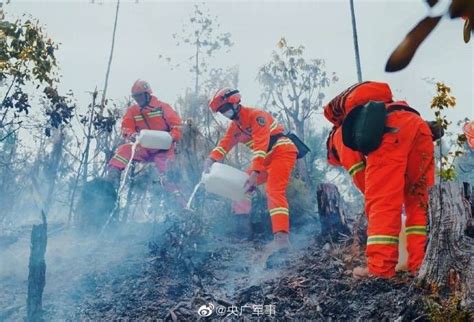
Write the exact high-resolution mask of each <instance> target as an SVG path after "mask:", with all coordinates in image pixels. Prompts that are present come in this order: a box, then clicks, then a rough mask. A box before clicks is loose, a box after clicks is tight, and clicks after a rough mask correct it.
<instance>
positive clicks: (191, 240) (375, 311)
mask: <svg viewBox="0 0 474 322" xmlns="http://www.w3.org/2000/svg"><path fill="white" fill-rule="evenodd" d="M206 226H207V224H206V223H205V222H203V221H201V220H199V219H196V218H192V217H187V219H184V220H181V221H178V222H175V223H173V224H168V225H165V224H164V223H162V224H158V225H150V224H141V225H140V224H137V225H135V226H133V227H128V228H127V229H125V230H120V231H118V232H116V233H114V234H112V235H109V236H105V237H103V238H102V239H100V240H91V239H89V238H82V239H81V237H78V236H75V237H72V236H71V234H70V233H67V232H64V233H60V234H59V235H58V236H52V237H51V238H50V240H49V244H48V254H49V255H47V265H48V267H47V270H48V275H47V285H46V288H45V294H44V301H43V305H44V309H45V318H46V320H58V319H61V320H64V319H66V320H86V319H89V320H117V319H125V320H145V319H152V320H153V319H168V320H196V319H199V318H202V317H200V316H199V315H198V311H199V310H200V312H201V313H202V314H204V315H205V313H206V312H205V310H206V306H207V307H209V308H211V309H212V312H213V313H212V315H210V316H209V318H208V319H213V318H216V319H222V318H224V317H227V318H235V319H239V318H241V319H242V318H245V319H258V318H259V319H264V320H265V319H267V320H269V319H274V318H277V319H318V320H321V319H323V320H328V319H335V320H353V319H362V320H366V319H374V320H399V321H403V320H414V319H416V320H425V319H427V316H426V315H424V305H423V300H422V295H423V294H422V292H421V291H420V290H419V289H417V288H416V287H415V286H414V285H413V283H412V281H411V279H410V278H409V277H408V276H400V277H398V278H397V279H395V280H393V281H384V280H378V279H375V280H365V281H356V280H354V279H353V278H352V277H351V276H350V274H349V273H350V269H351V268H352V267H353V266H354V265H355V264H358V263H359V262H360V260H359V259H358V256H355V255H354V252H353V251H351V250H353V248H351V247H343V245H342V244H331V243H325V242H321V241H319V240H318V238H316V236H317V234H318V231H317V226H311V225H309V226H308V227H306V230H305V231H304V232H302V231H300V232H299V233H295V234H294V236H293V245H294V249H293V250H292V251H291V252H290V253H288V254H286V255H285V257H283V256H275V257H273V258H270V260H269V261H268V262H267V263H266V264H265V265H262V264H259V261H258V258H257V257H256V254H258V251H259V250H261V249H262V245H263V242H262V238H257V239H255V240H254V241H248V240H242V236H239V234H231V233H229V230H225V231H224V232H223V231H209V230H205V229H204V228H203V227H206ZM224 226H225V223H224ZM227 228H228V227H227ZM78 239H79V240H80V241H82V242H78ZM24 242H25V241H24ZM12 245H13V246H14V245H17V246H16V247H17V248H18V249H20V248H21V247H20V246H19V244H18V242H17V243H14V244H12ZM12 245H10V252H11V251H12V249H11V247H12ZM21 249H23V250H24V249H25V248H24V247H23V248H21ZM3 254H5V253H3ZM281 258H285V260H281ZM16 264H17V265H19V264H20V263H19V262H17V263H16ZM23 264H25V263H22V265H23ZM26 276H27V274H26ZM0 283H1V285H2V289H5V290H7V291H6V292H2V295H0V320H22V319H23V318H24V316H25V309H24V306H25V305H24V304H25V301H26V279H25V274H24V273H21V274H20V273H19V272H18V271H16V273H15V274H13V272H6V273H5V272H4V273H3V275H2V276H0Z"/></svg>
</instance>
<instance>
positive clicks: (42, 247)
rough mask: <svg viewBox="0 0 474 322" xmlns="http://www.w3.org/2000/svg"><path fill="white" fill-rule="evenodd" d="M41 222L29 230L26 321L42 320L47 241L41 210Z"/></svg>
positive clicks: (44, 219) (45, 223) (45, 224)
mask: <svg viewBox="0 0 474 322" xmlns="http://www.w3.org/2000/svg"><path fill="white" fill-rule="evenodd" d="M41 215H42V219H43V223H42V224H40V225H34V226H33V230H32V231H31V253H30V263H29V274H28V297H27V299H26V306H27V317H26V321H32V322H33V321H34V322H37V321H43V318H42V313H43V309H42V302H43V290H44V286H45V285H46V262H45V260H44V254H45V253H46V244H47V241H48V235H47V231H48V226H47V222H46V215H45V214H44V212H43V211H41Z"/></svg>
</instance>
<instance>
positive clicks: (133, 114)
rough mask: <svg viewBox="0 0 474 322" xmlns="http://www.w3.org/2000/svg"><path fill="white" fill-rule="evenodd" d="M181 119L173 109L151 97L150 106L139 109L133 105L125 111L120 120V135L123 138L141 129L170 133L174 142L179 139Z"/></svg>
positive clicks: (136, 105)
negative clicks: (121, 134)
mask: <svg viewBox="0 0 474 322" xmlns="http://www.w3.org/2000/svg"><path fill="white" fill-rule="evenodd" d="M180 125H181V118H180V117H179V115H178V114H177V113H176V112H175V111H174V110H173V108H172V107H171V106H170V105H169V104H166V103H164V102H162V101H159V100H158V99H157V98H156V97H155V96H153V95H152V96H151V101H150V104H149V105H148V106H147V107H145V108H143V109H142V108H140V106H139V105H138V104H134V105H132V106H130V107H129V108H128V109H127V112H126V113H125V116H124V117H123V120H122V133H123V135H124V136H125V137H128V136H130V135H131V134H133V133H136V132H139V131H140V130H143V129H149V130H158V131H167V132H170V135H171V137H172V138H173V140H174V141H178V140H179V139H180V138H181V129H180V127H179V126H180Z"/></svg>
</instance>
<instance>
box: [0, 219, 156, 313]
mask: <svg viewBox="0 0 474 322" xmlns="http://www.w3.org/2000/svg"><path fill="white" fill-rule="evenodd" d="M55 226H56V227H55ZM55 230H56V232H55ZM58 230H59V231H58ZM150 234H151V226H150V225H138V224H130V225H126V226H124V227H121V228H120V229H116V230H115V231H109V232H108V233H107V234H105V235H104V236H102V237H97V236H90V235H89V236H85V235H81V234H78V233H76V232H75V231H74V230H72V229H66V228H65V226H62V227H61V226H58V225H53V226H52V227H51V228H50V230H49V234H48V246H47V251H46V265H47V267H46V287H45V290H44V294H43V308H44V309H45V311H46V316H48V317H50V318H54V319H64V318H68V317H69V318H70V317H71V316H73V315H72V314H74V312H75V310H76V308H77V306H78V304H80V303H81V302H82V301H83V300H84V299H85V298H86V297H87V296H90V295H91V294H94V292H95V291H96V287H98V286H99V285H100V281H97V280H96V279H97V277H99V276H102V275H108V274H111V275H115V276H122V275H124V274H125V275H126V274H132V273H133V274H136V273H138V272H140V271H141V270H142V269H143V267H142V266H140V265H138V264H136V263H142V262H143V260H144V258H146V257H147V253H148V248H147V242H148V240H149V238H150ZM29 247H30V241H29V231H28V230H26V229H24V230H23V231H21V237H20V238H19V239H18V240H17V242H15V243H13V244H11V245H9V246H7V247H5V248H0V258H1V265H0V285H1V289H2V292H1V295H0V320H1V319H2V318H4V319H8V320H21V319H23V318H24V317H25V316H26V312H25V306H26V295H27V294H26V293H27V280H28V260H29V253H30V250H29ZM12 308H13V311H12ZM6 313H9V314H8V316H5V315H6Z"/></svg>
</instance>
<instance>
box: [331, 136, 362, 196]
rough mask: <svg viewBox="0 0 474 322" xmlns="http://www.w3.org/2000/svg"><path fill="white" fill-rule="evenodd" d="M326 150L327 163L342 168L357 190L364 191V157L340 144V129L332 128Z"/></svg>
mask: <svg viewBox="0 0 474 322" xmlns="http://www.w3.org/2000/svg"><path fill="white" fill-rule="evenodd" d="M326 144H327V149H328V163H329V164H330V165H333V166H342V167H343V168H344V169H346V170H347V171H348V172H349V174H350V175H351V177H352V180H353V181H354V184H355V185H356V187H357V188H359V190H360V191H361V192H362V193H364V191H365V157H364V155H363V154H362V153H360V152H357V151H354V150H352V149H350V148H348V147H346V146H345V145H344V143H343V142H342V127H338V128H333V130H332V132H331V133H330V134H329V137H328V140H327V142H326Z"/></svg>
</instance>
